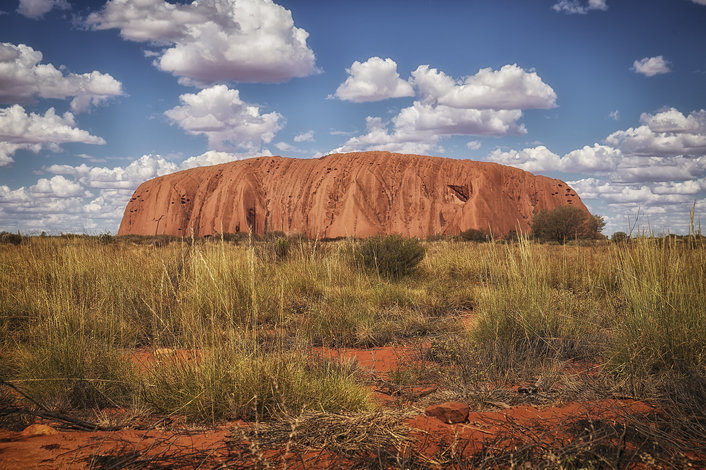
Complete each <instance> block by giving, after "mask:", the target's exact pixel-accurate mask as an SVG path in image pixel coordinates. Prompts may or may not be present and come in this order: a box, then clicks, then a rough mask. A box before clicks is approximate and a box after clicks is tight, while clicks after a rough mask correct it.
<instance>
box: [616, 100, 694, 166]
mask: <svg viewBox="0 0 706 470" xmlns="http://www.w3.org/2000/svg"><path fill="white" fill-rule="evenodd" d="M640 121H642V122H643V125H642V126H639V127H636V128H632V127H631V128H629V129H626V130H620V131H616V132H614V133H612V134H610V135H609V136H608V137H607V138H606V142H607V143H608V145H611V146H613V147H616V148H619V149H620V150H621V151H622V152H623V153H625V154H628V155H637V156H655V155H658V156H672V155H704V154H706V110H703V109H702V110H699V111H693V112H691V113H690V114H689V115H688V116H685V115H684V114H682V113H681V112H680V111H678V110H677V109H674V108H670V109H668V110H666V111H661V112H658V113H656V114H648V113H643V114H642V115H641V116H640Z"/></svg>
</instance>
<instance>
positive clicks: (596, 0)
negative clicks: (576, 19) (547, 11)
mask: <svg viewBox="0 0 706 470" xmlns="http://www.w3.org/2000/svg"><path fill="white" fill-rule="evenodd" d="M552 8H553V9H554V11H558V12H561V13H566V14H567V15H576V14H578V15H585V14H586V13H588V12H589V11H591V10H602V11H605V10H607V9H608V4H607V0H588V2H587V3H583V2H581V1H579V0H560V1H558V2H556V3H555V4H554V5H553V6H552Z"/></svg>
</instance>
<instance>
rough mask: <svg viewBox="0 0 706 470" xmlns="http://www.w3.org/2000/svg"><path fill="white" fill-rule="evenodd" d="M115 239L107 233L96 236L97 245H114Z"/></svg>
mask: <svg viewBox="0 0 706 470" xmlns="http://www.w3.org/2000/svg"><path fill="white" fill-rule="evenodd" d="M115 241H116V238H115V237H114V236H112V235H111V234H109V233H101V234H100V235H98V243H99V244H101V245H110V244H111V243H115Z"/></svg>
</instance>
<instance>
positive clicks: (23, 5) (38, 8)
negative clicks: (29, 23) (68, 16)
mask: <svg viewBox="0 0 706 470" xmlns="http://www.w3.org/2000/svg"><path fill="white" fill-rule="evenodd" d="M54 8H58V9H60V10H68V9H70V8H71V5H69V2H67V1H66V0H20V4H19V6H18V7H17V13H19V14H20V15H22V16H26V17H27V18H32V19H35V20H37V19H39V18H41V17H42V16H44V15H46V14H47V13H49V12H50V11H51V10H53V9H54Z"/></svg>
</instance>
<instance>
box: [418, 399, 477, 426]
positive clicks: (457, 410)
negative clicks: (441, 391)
mask: <svg viewBox="0 0 706 470" xmlns="http://www.w3.org/2000/svg"><path fill="white" fill-rule="evenodd" d="M470 411H471V409H470V407H469V406H468V405H467V404H465V403H461V402H457V401H448V402H445V403H439V404H438V405H432V406H430V407H429V408H427V409H426V410H425V412H424V413H425V414H426V415H427V416H432V417H434V418H437V419H440V420H441V421H443V422H444V423H446V424H455V423H463V422H464V421H466V420H467V419H468V413H470Z"/></svg>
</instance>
